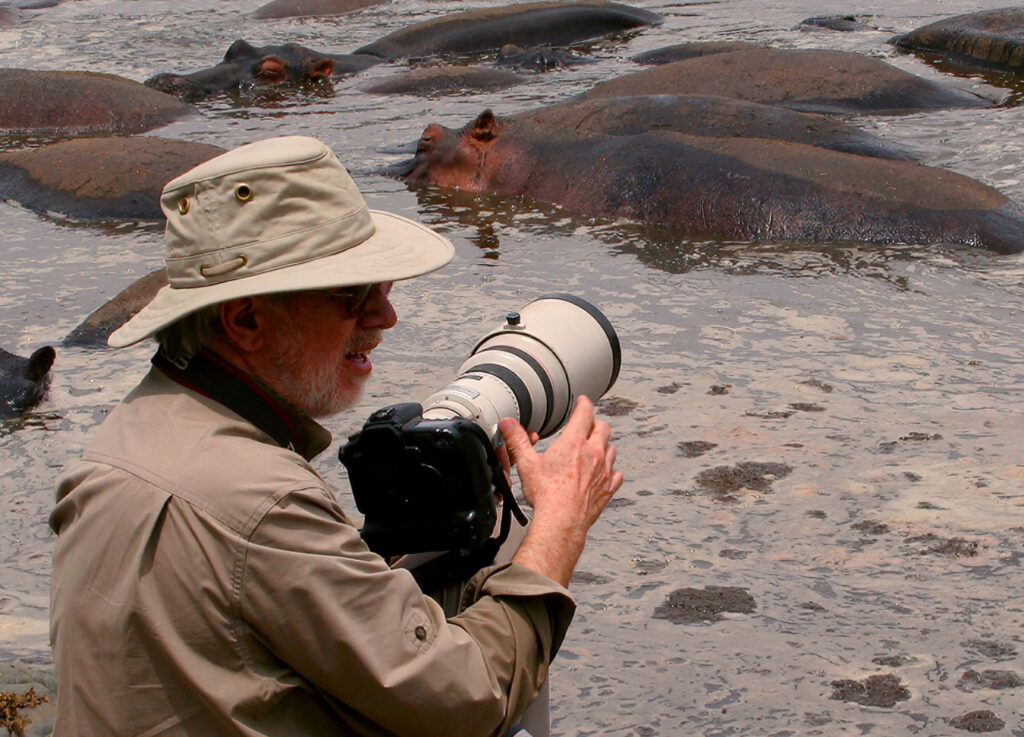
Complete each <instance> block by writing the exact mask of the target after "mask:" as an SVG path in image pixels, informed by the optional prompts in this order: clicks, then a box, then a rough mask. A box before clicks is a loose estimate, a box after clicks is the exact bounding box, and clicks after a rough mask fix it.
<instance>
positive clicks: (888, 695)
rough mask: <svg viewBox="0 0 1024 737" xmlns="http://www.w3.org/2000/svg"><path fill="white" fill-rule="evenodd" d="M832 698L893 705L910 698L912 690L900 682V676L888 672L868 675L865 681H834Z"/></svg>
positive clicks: (857, 702) (858, 702)
mask: <svg viewBox="0 0 1024 737" xmlns="http://www.w3.org/2000/svg"><path fill="white" fill-rule="evenodd" d="M832 698H833V699H834V700H836V701H852V702H853V703H855V704H861V705H862V706H884V707H892V706H895V705H896V703H897V702H899V701H906V700H908V699H909V698H910V691H908V690H907V689H906V688H905V687H904V686H902V685H901V684H900V679H899V678H897V677H896V676H894V675H892V674H889V673H886V674H885V675H878V676H868V677H867V678H865V679H864V680H863V681H854V680H850V679H841V680H836V681H832Z"/></svg>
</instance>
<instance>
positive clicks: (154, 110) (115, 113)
mask: <svg viewBox="0 0 1024 737" xmlns="http://www.w3.org/2000/svg"><path fill="white" fill-rule="evenodd" d="M193 110H194V108H193V107H192V106H191V105H186V104H184V103H183V102H181V101H179V100H176V99H174V98H173V97H170V96H168V95H165V94H163V93H161V92H157V91H156V90H151V89H149V88H147V87H144V86H143V85H141V84H139V83H138V82H133V81H132V80H130V79H125V78H124V77H118V76H116V75H113V74H100V73H97V72H74V71H67V72H40V71H35V70H31V69H0V133H29V134H31V133H44V134H71V135H99V134H102V133H141V132H142V131H146V130H150V129H152V128H157V127H159V126H162V125H166V124H167V123H170V122H171V121H172V120H176V119H178V118H180V117H182V116H184V115H188V114H189V113H191V112H193Z"/></svg>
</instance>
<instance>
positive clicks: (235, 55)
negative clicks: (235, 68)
mask: <svg viewBox="0 0 1024 737" xmlns="http://www.w3.org/2000/svg"><path fill="white" fill-rule="evenodd" d="M253 56H258V54H257V53H256V48H255V47H254V46H253V45H252V44H251V43H249V42H248V41H246V40H245V39H243V38H240V39H238V40H237V41H235V42H234V43H233V44H231V46H229V47H228V50H227V53H225V54H224V61H235V60H236V59H243V58H246V57H253Z"/></svg>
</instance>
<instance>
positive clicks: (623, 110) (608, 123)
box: [511, 95, 911, 160]
mask: <svg viewBox="0 0 1024 737" xmlns="http://www.w3.org/2000/svg"><path fill="white" fill-rule="evenodd" d="M511 118H512V119H514V120H524V121H528V122H532V123H535V124H539V125H551V126H556V127H558V128H562V129H565V130H567V131H571V132H573V133H576V134H579V135H602V134H609V135H620V136H621V135H631V134H634V133H643V132H644V131H651V130H661V131H675V132H677V133H688V134H690V135H694V136H712V137H716V138H772V139H775V140H779V141H793V142H796V143H806V144H809V145H811V146H819V147H821V148H829V149H832V150H834V151H845V152H846V153H853V154H861V155H862V156H877V157H880V158H883V159H903V160H909V159H910V158H911V157H910V155H909V154H908V153H907V152H905V151H902V150H900V149H899V148H898V147H896V146H893V145H892V144H889V143H887V142H886V141H884V140H882V139H881V138H878V137H877V136H873V135H871V134H870V133H866V132H865V131H863V130H861V129H859V128H856V127H855V126H852V125H850V124H849V123H846V122H844V121H842V120H837V119H835V118H832V117H828V116H825V115H817V114H815V113H800V112H797V111H795V110H790V109H789V108H784V107H777V106H775V105H761V104H760V103H756V102H745V101H743V100H734V99H731V98H727V97H715V96H712V95H686V96H682V95H636V96H631V97H606V98H597V99H594V100H572V101H569V102H563V103H559V104H556V105H546V106H544V107H540V108H536V109H533V110H526V111H523V112H520V113H515V114H514V115H512V116H511Z"/></svg>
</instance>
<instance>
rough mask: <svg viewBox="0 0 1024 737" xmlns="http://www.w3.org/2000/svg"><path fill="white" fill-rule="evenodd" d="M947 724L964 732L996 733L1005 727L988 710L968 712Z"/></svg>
mask: <svg viewBox="0 0 1024 737" xmlns="http://www.w3.org/2000/svg"><path fill="white" fill-rule="evenodd" d="M949 723H950V724H951V725H953V726H954V727H956V728H957V729H962V730H964V731H965V732H998V731H999V730H1000V729H1002V728H1003V727H1005V726H1006V722H1004V721H1003V720H1002V719H1000V718H999V717H997V716H996V715H995V714H993V713H992V712H991V711H989V710H988V709H980V710H978V711H972V712H968V713H967V714H964V715H963V716H959V717H957V718H956V719H950V720H949Z"/></svg>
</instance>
